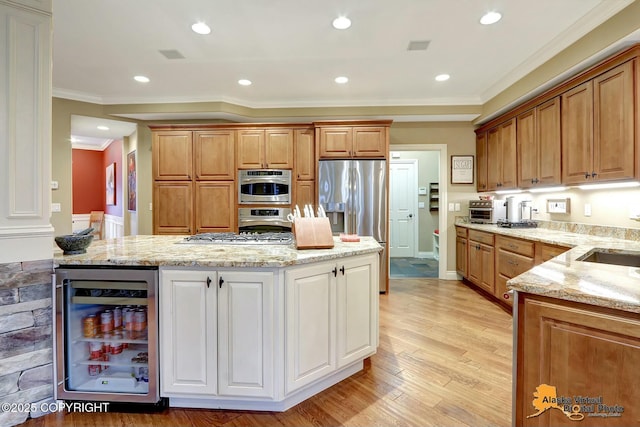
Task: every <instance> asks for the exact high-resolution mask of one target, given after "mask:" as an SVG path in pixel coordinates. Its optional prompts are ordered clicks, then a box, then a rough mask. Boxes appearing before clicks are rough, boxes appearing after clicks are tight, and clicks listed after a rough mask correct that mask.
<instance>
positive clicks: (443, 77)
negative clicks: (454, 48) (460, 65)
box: [436, 74, 451, 82]
mask: <svg viewBox="0 0 640 427" xmlns="http://www.w3.org/2000/svg"><path fill="white" fill-rule="evenodd" d="M450 77H451V76H450V75H449V74H438V75H437V76H436V81H439V82H444V81H447V80H449V78H450Z"/></svg>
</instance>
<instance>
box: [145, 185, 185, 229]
mask: <svg viewBox="0 0 640 427" xmlns="http://www.w3.org/2000/svg"><path fill="white" fill-rule="evenodd" d="M192 197H193V183H192V182H191V181H156V182H155V183H154V186H153V234H193V201H192Z"/></svg>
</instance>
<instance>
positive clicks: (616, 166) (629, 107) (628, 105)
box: [562, 61, 637, 184]
mask: <svg viewBox="0 0 640 427" xmlns="http://www.w3.org/2000/svg"><path fill="white" fill-rule="evenodd" d="M633 81H634V80H633V62H631V61H629V62H626V63H624V64H622V65H619V66H617V67H615V68H613V69H611V70H609V71H607V72H605V73H603V74H600V75H599V76H597V77H595V78H594V79H593V80H589V81H587V82H585V83H583V84H581V85H579V86H577V87H575V88H573V89H571V90H569V91H567V92H565V93H564V94H563V95H562V144H563V149H562V164H563V166H562V178H563V182H564V183H565V184H582V183H590V182H597V181H612V180H624V179H632V178H634V177H635V176H636V167H635V163H636V154H637V153H636V139H635V136H634V134H635V132H634V124H635V118H634V114H635V107H634V104H633V103H634V94H633V90H634V85H633Z"/></svg>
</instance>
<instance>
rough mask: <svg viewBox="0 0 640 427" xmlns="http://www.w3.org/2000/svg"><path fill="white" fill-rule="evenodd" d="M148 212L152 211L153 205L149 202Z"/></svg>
mask: <svg viewBox="0 0 640 427" xmlns="http://www.w3.org/2000/svg"><path fill="white" fill-rule="evenodd" d="M149 210H150V211H152V210H153V203H151V202H149Z"/></svg>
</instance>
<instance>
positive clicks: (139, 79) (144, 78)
mask: <svg viewBox="0 0 640 427" xmlns="http://www.w3.org/2000/svg"><path fill="white" fill-rule="evenodd" d="M133 79H134V80H135V81H137V82H140V83H149V77H147V76H135V77H134V78H133Z"/></svg>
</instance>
